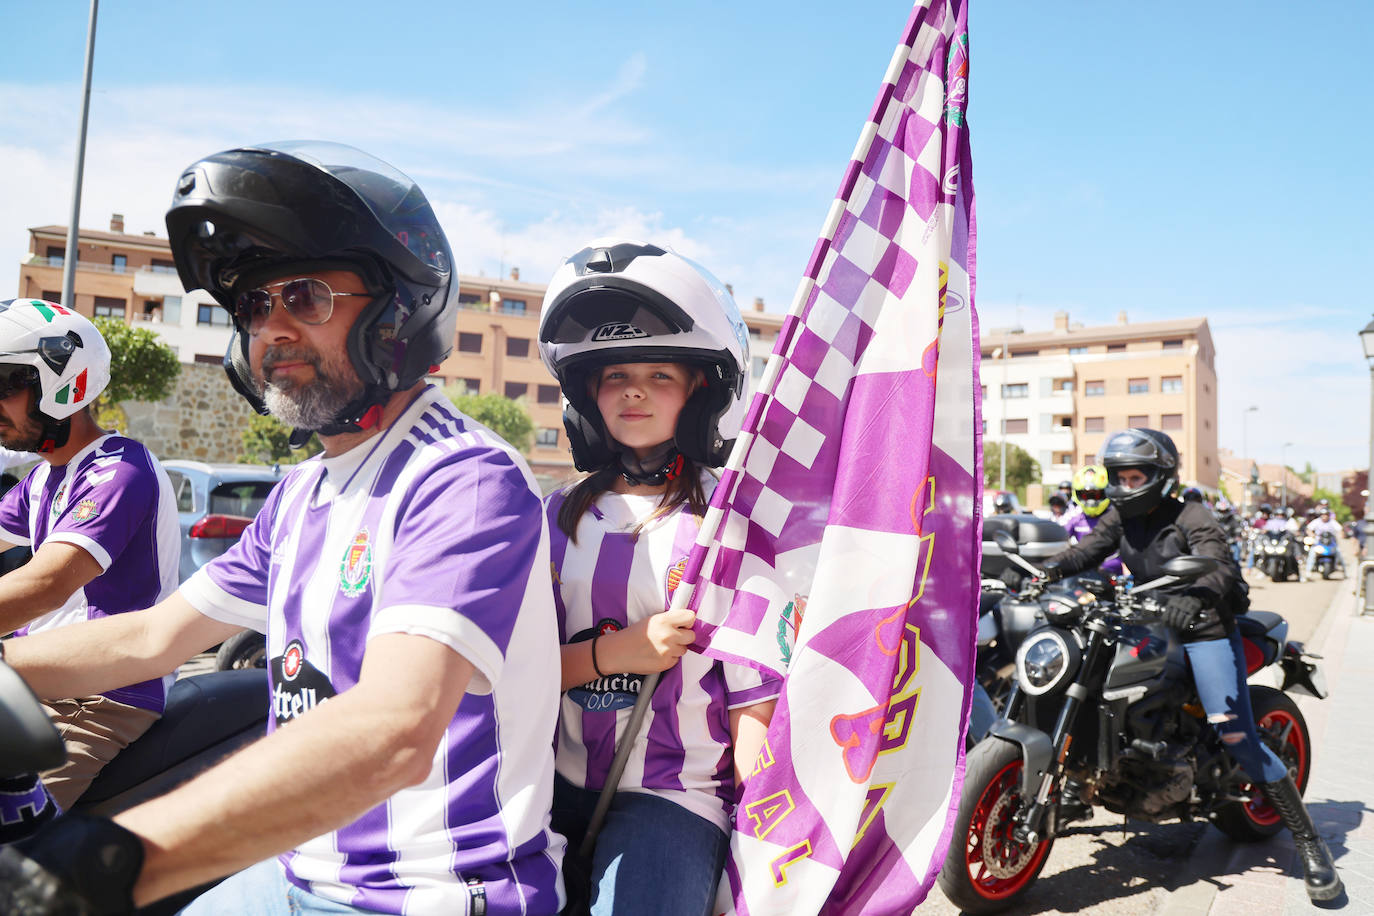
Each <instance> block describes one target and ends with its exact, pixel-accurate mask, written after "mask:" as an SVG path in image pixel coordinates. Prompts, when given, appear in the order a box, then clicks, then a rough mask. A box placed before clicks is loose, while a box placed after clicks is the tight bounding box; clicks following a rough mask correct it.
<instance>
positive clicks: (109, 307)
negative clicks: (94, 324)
mask: <svg viewBox="0 0 1374 916" xmlns="http://www.w3.org/2000/svg"><path fill="white" fill-rule="evenodd" d="M95 317H97V318H118V319H119V320H120V321H123V320H124V300H123V299H116V298H115V297H114V296H96V297H95Z"/></svg>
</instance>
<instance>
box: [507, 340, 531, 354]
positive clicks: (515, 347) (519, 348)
mask: <svg viewBox="0 0 1374 916" xmlns="http://www.w3.org/2000/svg"><path fill="white" fill-rule="evenodd" d="M506 355H507V356H513V357H515V358H516V359H525V358H526V357H527V356H529V355H530V339H529V338H528V337H507V338H506Z"/></svg>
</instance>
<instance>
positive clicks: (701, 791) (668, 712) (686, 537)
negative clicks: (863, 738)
mask: <svg viewBox="0 0 1374 916" xmlns="http://www.w3.org/2000/svg"><path fill="white" fill-rule="evenodd" d="M702 485H703V487H704V488H705V490H706V492H707V495H708V497H709V495H710V492H711V490H712V489H713V488H714V486H715V478H714V477H713V476H711V475H710V474H709V473H703V475H702ZM566 495H567V494H566V491H564V492H560V493H554V494H552V495H551V496H549V498H548V499H547V500H546V501H545V509H546V513H547V516H548V522H549V538H550V540H551V542H552V556H553V581H554V600H555V602H556V604H557V607H558V636H559V639H560V640H561V641H562V642H563V643H565V644H568V643H574V642H580V641H582V640H585V639H591V638H592V637H593V636H594V635H596V634H597V633H600V632H608V631H611V630H617V629H622V628H624V627H626V626H628V625H629V624H632V623H635V622H637V621H639V620H642V619H644V618H645V617H649V616H651V615H653V614H657V613H659V612H661V611H664V610H666V609H667V608H668V607H669V605H670V604H671V599H672V592H673V590H675V589H676V588H677V584H678V582H679V581H680V579H681V577H682V570H683V568H684V567H685V565H686V562H687V554H688V553H690V552H691V549H692V543H693V542H694V541H695V540H696V536H697V528H698V526H699V525H700V521H699V520H698V519H697V517H696V516H694V515H692V513H691V512H690V511H689V510H688V509H687V507H686V506H685V505H684V506H680V507H678V508H677V509H676V510H674V511H673V512H671V513H669V514H668V515H666V516H663V517H662V518H659V519H655V520H654V521H653V522H651V523H650V524H649V525H647V526H645V528H644V529H643V530H642V531H640V533H639V534H638V535H637V536H636V534H635V531H634V529H635V526H636V525H638V524H639V522H640V521H641V520H642V519H644V518H647V517H648V516H649V515H650V514H651V513H652V512H653V511H654V510H655V509H656V508H658V497H657V496H654V497H647V496H634V495H628V494H619V493H604V494H602V495H601V496H600V497H599V498H598V499H597V500H596V502H595V503H593V504H592V506H591V507H590V508H588V509H587V511H586V512H584V513H583V514H582V518H581V520H580V521H579V522H578V525H577V539H576V541H575V542H574V541H570V540H569V539H568V536H567V535H565V534H564V533H563V532H562V530H561V529H559V527H558V521H557V520H558V510H559V507H560V506H561V505H562V504H563V499H564V497H565V496H566ZM643 681H644V677H643V675H639V674H610V676H608V677H605V678H600V679H598V680H596V681H592V682H591V683H589V684H584V685H582V686H581V687H574V688H572V689H571V690H569V691H567V693H565V694H564V695H563V707H562V710H561V713H560V715H559V719H558V749H557V754H556V757H555V767H556V769H557V772H558V775H560V776H562V777H563V778H564V779H566V780H568V782H570V783H572V784H573V785H575V786H581V787H583V788H586V789H590V790H592V791H600V790H601V788H602V786H603V785H605V779H606V773H607V771H608V770H609V769H610V766H611V759H612V758H613V757H614V756H615V747H616V742H617V741H618V740H619V736H620V734H621V733H622V732H623V730H624V727H625V724H626V722H627V720H628V719H629V717H630V710H631V709H632V708H633V706H634V702H635V698H636V697H637V696H638V694H639V688H640V685H641V684H642V683H643ZM780 688H781V682H780V681H778V680H777V679H774V678H768V679H764V678H763V677H762V676H761V675H760V674H759V672H757V671H755V670H753V669H751V668H746V667H743V666H739V665H731V664H725V663H723V662H719V661H715V660H713V659H709V658H706V657H705V656H703V655H700V654H698V653H696V652H688V653H687V654H686V655H684V656H683V657H682V659H681V660H680V661H679V662H678V664H676V665H674V666H673V667H672V668H669V669H668V670H667V671H665V672H663V674H662V677H661V679H660V680H659V684H658V688H657V689H656V690H655V691H654V697H653V700H652V702H651V703H650V706H649V711H648V714H647V715H646V716H645V718H644V723H643V725H642V726H641V728H640V732H639V735H638V737H637V738H636V739H635V743H634V747H633V750H632V751H631V753H630V756H629V759H628V761H627V762H626V765H625V772H624V774H623V775H622V777H621V780H620V786H619V790H618V791H629V792H636V791H637V792H648V793H651V794H653V795H657V796H660V797H662V798H666V799H668V800H669V801H672V802H675V803H676V804H678V805H681V806H682V807H684V808H686V809H687V810H688V811H691V812H692V813H693V814H697V815H699V816H701V817H703V818H706V819H707V820H709V821H711V822H712V823H714V824H716V825H717V826H718V827H720V829H721V830H724V831H725V832H726V833H729V832H730V829H731V828H730V818H731V815H732V814H733V806H734V798H735V776H734V756H733V753H732V749H731V747H732V743H731V738H730V710H731V709H733V708H736V707H740V706H750V705H753V704H754V703H760V702H763V701H764V700H770V699H774V698H776V697H777V696H778V693H779V691H780Z"/></svg>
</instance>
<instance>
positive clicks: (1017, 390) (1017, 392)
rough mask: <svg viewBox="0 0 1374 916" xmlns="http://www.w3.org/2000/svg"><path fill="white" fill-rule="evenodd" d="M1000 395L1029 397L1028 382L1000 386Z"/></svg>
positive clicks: (1005, 396)
mask: <svg viewBox="0 0 1374 916" xmlns="http://www.w3.org/2000/svg"><path fill="white" fill-rule="evenodd" d="M1002 397H1004V398H1028V397H1030V383H1029V382H1018V383H1017V384H1014V385H1003V386H1002Z"/></svg>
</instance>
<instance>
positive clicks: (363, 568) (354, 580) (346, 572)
mask: <svg viewBox="0 0 1374 916" xmlns="http://www.w3.org/2000/svg"><path fill="white" fill-rule="evenodd" d="M371 579H372V541H371V536H370V535H369V534H368V531H367V529H366V528H364V529H363V530H362V531H359V532H358V533H357V534H355V535H353V541H352V543H350V544H349V545H348V549H347V550H345V551H344V557H343V562H342V563H341V564H339V591H341V592H343V593H344V594H345V595H347V596H348V597H350V598H356V597H358V596H359V595H361V594H362V593H363V590H364V589H366V588H367V583H368V582H369V581H370V580H371Z"/></svg>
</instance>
